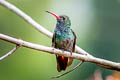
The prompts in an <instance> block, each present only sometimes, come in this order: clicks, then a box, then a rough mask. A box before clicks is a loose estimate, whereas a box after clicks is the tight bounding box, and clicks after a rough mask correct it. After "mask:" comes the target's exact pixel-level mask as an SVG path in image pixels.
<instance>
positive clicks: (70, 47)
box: [46, 11, 76, 72]
mask: <svg viewBox="0 0 120 80" xmlns="http://www.w3.org/2000/svg"><path fill="white" fill-rule="evenodd" d="M46 12H48V13H50V14H51V15H53V16H54V17H56V19H57V24H56V28H55V30H54V34H53V38H52V47H54V48H58V49H61V50H63V51H69V52H70V53H71V54H72V52H74V51H75V44H76V35H75V33H74V32H73V30H72V29H71V28H70V26H71V22H70V19H69V17H68V16H66V15H60V16H57V15H56V14H54V13H52V12H49V11H46ZM56 59H57V70H58V72H60V71H61V70H65V69H66V68H67V67H68V66H70V65H71V64H72V61H73V59H72V58H69V57H64V56H59V55H56Z"/></svg>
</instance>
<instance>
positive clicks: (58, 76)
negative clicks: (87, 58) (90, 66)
mask: <svg viewBox="0 0 120 80" xmlns="http://www.w3.org/2000/svg"><path fill="white" fill-rule="evenodd" d="M82 63H83V61H80V63H79V64H77V65H76V66H75V67H73V68H72V69H70V70H69V71H67V72H65V73H63V74H60V75H57V76H53V77H51V78H52V79H55V78H60V77H62V76H64V75H66V74H68V73H70V72H72V71H74V70H75V69H77V68H78V67H79V66H81V64H82Z"/></svg>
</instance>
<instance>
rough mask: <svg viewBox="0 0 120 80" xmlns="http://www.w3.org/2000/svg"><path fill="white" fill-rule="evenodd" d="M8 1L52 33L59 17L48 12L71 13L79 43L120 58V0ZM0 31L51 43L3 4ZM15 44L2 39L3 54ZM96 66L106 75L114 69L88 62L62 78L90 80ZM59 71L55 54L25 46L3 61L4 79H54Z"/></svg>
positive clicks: (0, 67)
mask: <svg viewBox="0 0 120 80" xmlns="http://www.w3.org/2000/svg"><path fill="white" fill-rule="evenodd" d="M8 1H9V2H11V3H12V4H14V5H15V6H17V7H18V8H19V9H21V10H22V11H24V12H25V13H26V14H28V15H29V16H31V17H32V18H33V19H34V20H35V21H37V22H38V23H39V24H41V25H42V26H44V27H45V28H46V29H48V30H49V31H51V32H53V31H54V28H55V25H56V19H55V18H54V17H53V16H51V15H50V14H48V13H45V11H46V10H48V11H52V12H54V13H56V14H58V15H60V14H65V15H68V16H69V17H70V19H71V23H72V29H73V30H74V31H75V33H76V35H77V45H79V46H80V47H81V48H83V49H84V50H86V51H87V52H89V53H91V54H92V55H94V56H96V57H99V58H103V59H107V60H112V61H116V62H119V61H120V57H119V56H120V0H12V1H11V0H8ZM0 33H3V34H6V35H9V36H12V37H15V38H22V39H23V40H25V41H29V42H32V43H37V44H41V45H45V46H51V39H49V38H48V37H46V36H45V35H43V34H41V33H39V32H38V31H37V30H35V29H34V28H33V27H32V26H31V25H30V24H28V23H26V22H25V21H24V20H23V19H21V18H20V17H19V16H17V15H16V14H14V13H13V12H11V11H9V10H8V9H6V8H4V7H3V6H0ZM14 46H15V45H13V44H11V43H8V42H5V41H2V40H0V56H2V55H4V54H5V53H7V52H8V51H9V50H11V49H12V48H13V47H14ZM77 63H79V61H78V60H74V62H73V64H72V66H71V67H70V68H72V67H74V66H75V65H77ZM70 68H69V69H70ZM96 69H100V70H101V71H102V76H103V78H105V77H106V76H107V75H109V74H111V73H113V72H114V71H112V70H108V69H103V68H101V67H99V66H96V65H95V64H92V63H84V64H83V65H81V66H80V68H78V69H77V70H75V71H73V72H72V73H69V74H67V75H65V76H64V77H61V78H59V79H58V80H89V78H90V76H92V75H93V73H94V71H95V70H96ZM62 73H63V72H62ZM58 74H60V73H58V72H57V70H56V59H55V55H51V54H48V53H45V52H40V51H36V50H32V49H28V48H23V47H22V48H20V49H19V50H17V51H16V52H15V53H14V54H13V55H11V56H9V57H7V58H6V59H4V60H2V61H0V80H50V77H52V76H55V75H58Z"/></svg>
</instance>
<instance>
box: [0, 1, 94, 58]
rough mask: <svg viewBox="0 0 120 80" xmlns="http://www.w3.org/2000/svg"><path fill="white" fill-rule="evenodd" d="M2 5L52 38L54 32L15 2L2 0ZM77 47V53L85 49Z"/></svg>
mask: <svg viewBox="0 0 120 80" xmlns="http://www.w3.org/2000/svg"><path fill="white" fill-rule="evenodd" d="M0 5H2V6H4V7H6V8H8V9H9V10H10V11H12V12H13V13H15V14H17V15H18V16H20V17H21V18H22V19H24V20H25V21H26V22H27V23H29V24H31V25H32V27H34V28H35V29H36V30H38V31H39V32H41V33H42V34H44V35H46V36H48V37H49V38H52V36H53V34H52V33H51V32H50V31H48V30H47V29H45V28H44V27H43V26H41V25H40V24H38V23H37V22H36V21H35V20H33V19H32V18H31V17H30V16H28V15H27V14H25V13H24V12H23V11H21V10H20V9H18V8H17V7H15V6H14V5H13V4H11V3H9V2H7V1H5V0H0ZM75 48H76V49H75V50H76V52H77V53H81V52H83V51H84V50H83V49H81V48H80V47H78V46H76V47H75ZM84 54H85V55H89V56H92V55H90V54H88V53H87V52H86V51H84Z"/></svg>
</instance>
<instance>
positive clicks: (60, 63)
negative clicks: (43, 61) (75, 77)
mask: <svg viewBox="0 0 120 80" xmlns="http://www.w3.org/2000/svg"><path fill="white" fill-rule="evenodd" d="M56 59H57V70H58V72H60V71H61V70H65V69H66V68H67V64H68V57H64V56H57V55H56Z"/></svg>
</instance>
